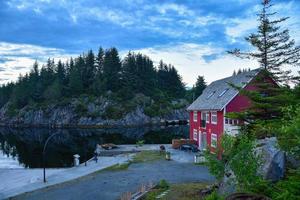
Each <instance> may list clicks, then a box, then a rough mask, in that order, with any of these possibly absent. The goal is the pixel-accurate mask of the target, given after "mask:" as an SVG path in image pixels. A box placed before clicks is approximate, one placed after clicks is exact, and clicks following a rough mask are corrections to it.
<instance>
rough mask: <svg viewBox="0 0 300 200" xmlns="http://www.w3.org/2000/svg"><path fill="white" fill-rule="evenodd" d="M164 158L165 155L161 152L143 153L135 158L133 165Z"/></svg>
mask: <svg viewBox="0 0 300 200" xmlns="http://www.w3.org/2000/svg"><path fill="white" fill-rule="evenodd" d="M164 158H165V154H161V153H160V152H159V151H141V152H139V153H137V154H136V155H135V156H134V157H133V159H132V161H131V162H132V163H141V162H152V161H156V160H161V159H164Z"/></svg>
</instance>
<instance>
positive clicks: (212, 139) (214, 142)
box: [210, 133, 218, 148]
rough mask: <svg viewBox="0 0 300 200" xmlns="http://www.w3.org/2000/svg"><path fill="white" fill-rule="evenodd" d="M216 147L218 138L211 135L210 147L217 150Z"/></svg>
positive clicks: (215, 135)
mask: <svg viewBox="0 0 300 200" xmlns="http://www.w3.org/2000/svg"><path fill="white" fill-rule="evenodd" d="M217 145H218V136H217V134H214V133H212V134H211V136H210V146H211V147H213V148H217Z"/></svg>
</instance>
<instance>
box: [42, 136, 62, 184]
mask: <svg viewBox="0 0 300 200" xmlns="http://www.w3.org/2000/svg"><path fill="white" fill-rule="evenodd" d="M57 134H59V132H57V133H54V134H52V135H50V136H49V137H48V138H47V140H46V142H45V144H44V149H43V168H44V170H43V171H44V183H46V157H45V156H46V148H47V145H48V143H49V141H50V140H51V139H52V138H53V137H54V136H55V135H57Z"/></svg>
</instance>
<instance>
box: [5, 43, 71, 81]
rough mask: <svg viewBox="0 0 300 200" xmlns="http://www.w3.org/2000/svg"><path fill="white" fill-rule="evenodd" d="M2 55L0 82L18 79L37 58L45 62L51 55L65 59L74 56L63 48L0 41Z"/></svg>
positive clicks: (40, 61)
mask: <svg viewBox="0 0 300 200" xmlns="http://www.w3.org/2000/svg"><path fill="white" fill-rule="evenodd" d="M0 55H1V58H3V60H4V62H1V63H0V69H3V70H1V71H0V84H3V83H7V82H10V81H16V80H17V78H18V76H19V74H25V73H27V72H29V70H30V69H31V67H32V65H33V63H34V62H35V61H36V60H37V61H38V62H39V63H40V64H43V63H44V62H45V61H46V60H47V59H48V58H49V57H51V58H55V60H56V61H57V60H59V59H60V60H63V61H65V60H67V59H68V58H70V57H71V56H73V55H71V54H67V53H66V52H65V51H64V50H61V49H56V48H47V47H41V46H36V45H29V44H14V43H7V42H0Z"/></svg>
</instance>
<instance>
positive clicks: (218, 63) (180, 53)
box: [123, 43, 258, 86]
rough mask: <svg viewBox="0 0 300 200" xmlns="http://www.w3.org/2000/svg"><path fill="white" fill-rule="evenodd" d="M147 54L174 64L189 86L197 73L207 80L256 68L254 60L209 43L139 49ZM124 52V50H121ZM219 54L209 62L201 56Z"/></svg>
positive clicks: (194, 80) (154, 58) (152, 57)
mask: <svg viewBox="0 0 300 200" xmlns="http://www.w3.org/2000/svg"><path fill="white" fill-rule="evenodd" d="M135 52H141V53H143V54H146V55H148V56H149V57H150V58H151V59H153V60H154V61H155V62H156V63H158V62H159V61H160V60H161V59H162V60H163V61H164V62H166V63H170V64H172V65H174V66H175V67H176V68H177V69H178V71H179V73H180V74H181V75H182V77H183V81H184V82H185V83H187V84H188V85H189V86H192V85H193V84H194V83H195V82H196V78H197V76H198V75H204V77H205V79H206V81H207V82H209V83H210V82H212V81H214V80H217V79H220V78H224V77H227V76H231V75H232V73H233V71H234V70H237V69H239V68H251V69H254V68H257V67H258V64H257V63H256V62H255V61H249V60H240V59H238V58H234V57H232V56H230V55H225V54H224V52H225V51H224V49H222V48H216V47H213V46H211V45H199V44H194V43H186V44H176V45H168V46H157V47H153V48H146V49H139V50H135ZM123 54H124V52H123ZM212 54H221V56H219V57H217V58H216V59H215V60H213V61H211V62H207V61H205V59H204V58H203V56H205V55H212Z"/></svg>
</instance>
